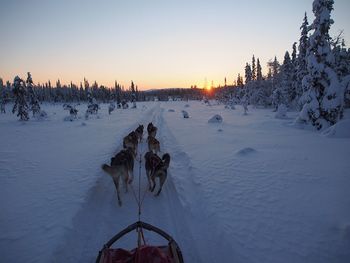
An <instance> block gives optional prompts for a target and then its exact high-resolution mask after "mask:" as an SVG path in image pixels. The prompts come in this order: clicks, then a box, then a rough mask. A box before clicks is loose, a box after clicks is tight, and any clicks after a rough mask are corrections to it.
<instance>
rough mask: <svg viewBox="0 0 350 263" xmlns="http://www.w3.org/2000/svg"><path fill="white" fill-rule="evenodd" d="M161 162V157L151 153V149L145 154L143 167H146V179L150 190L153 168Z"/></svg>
mask: <svg viewBox="0 0 350 263" xmlns="http://www.w3.org/2000/svg"><path fill="white" fill-rule="evenodd" d="M161 162H162V159H160V157H159V156H158V155H157V154H155V153H153V152H152V151H149V152H147V153H146V154H145V169H146V175H147V180H148V189H149V190H150V191H151V189H152V184H151V175H152V173H153V172H154V170H155V168H156V167H157V165H158V164H159V163H161Z"/></svg>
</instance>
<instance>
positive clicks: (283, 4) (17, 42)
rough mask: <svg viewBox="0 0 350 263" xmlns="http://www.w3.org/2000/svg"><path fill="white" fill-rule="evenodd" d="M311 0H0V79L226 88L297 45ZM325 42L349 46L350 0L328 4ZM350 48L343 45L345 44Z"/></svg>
mask: <svg viewBox="0 0 350 263" xmlns="http://www.w3.org/2000/svg"><path fill="white" fill-rule="evenodd" d="M311 8H312V0H293V1H292V0H290V1H289V0H288V1H280V0H266V1H260V0H250V1H248V0H246V1H234V0H231V1H220V0H217V1H203V0H202V1H191V0H187V1H166V0H163V1H160V0H148V1H146V0H144V1H133V0H128V1H118V0H114V1H88V0H60V1H54V0H8V1H6V0H5V1H4V0H0V10H1V11H0V34H1V35H0V36H1V41H0V77H2V78H3V79H4V80H8V79H10V80H13V77H14V76H15V75H20V76H23V77H25V76H26V72H27V71H30V72H32V75H33V80H34V82H45V81H47V80H48V79H50V80H51V81H52V82H53V81H55V80H57V79H58V78H59V79H60V80H61V82H63V83H68V82H70V81H71V80H72V81H73V82H74V83H79V82H80V81H82V79H83V78H84V77H86V78H87V79H88V80H89V81H90V82H93V81H94V80H96V81H97V82H98V83H99V84H104V85H109V86H111V85H113V83H114V80H117V81H118V82H120V83H122V84H124V85H125V86H128V85H129V83H130V81H131V80H134V82H136V83H137V84H138V85H139V87H141V88H145V89H148V88H160V87H189V86H190V85H193V84H197V85H198V86H202V85H203V82H204V79H205V78H207V80H208V82H210V81H211V80H213V81H214V84H220V83H221V84H223V81H224V78H225V77H226V78H227V80H228V82H229V83H232V82H233V80H234V78H236V77H237V74H238V73H241V74H243V68H244V65H245V63H246V62H247V61H248V62H249V61H250V60H251V57H252V55H253V54H255V56H256V57H259V58H260V61H261V63H262V65H263V68H264V67H265V65H266V63H267V62H268V61H269V60H270V59H272V58H273V57H274V56H277V58H278V59H279V60H280V61H282V59H283V55H284V52H285V51H286V50H287V49H288V50H291V47H292V44H293V42H295V41H298V39H299V37H300V30H299V27H300V25H301V23H302V19H303V16H304V12H305V11H306V12H307V13H308V18H309V22H312V20H313V14H312V12H311ZM334 8H335V10H334V11H333V13H332V18H333V19H334V20H335V24H334V25H333V26H332V30H331V35H332V36H334V35H336V34H337V33H338V32H339V31H340V30H341V29H344V37H345V39H346V41H347V43H348V41H350V39H349V37H350V22H349V21H350V19H348V17H347V14H349V11H350V1H348V0H335V4H334ZM348 46H349V45H348Z"/></svg>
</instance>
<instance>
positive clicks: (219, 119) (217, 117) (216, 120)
mask: <svg viewBox="0 0 350 263" xmlns="http://www.w3.org/2000/svg"><path fill="white" fill-rule="evenodd" d="M208 123H222V117H221V116H220V115H219V114H215V115H214V116H213V117H212V118H210V119H209V120H208Z"/></svg>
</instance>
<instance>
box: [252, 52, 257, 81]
mask: <svg viewBox="0 0 350 263" xmlns="http://www.w3.org/2000/svg"><path fill="white" fill-rule="evenodd" d="M252 80H256V66H255V57H254V55H253V58H252Z"/></svg>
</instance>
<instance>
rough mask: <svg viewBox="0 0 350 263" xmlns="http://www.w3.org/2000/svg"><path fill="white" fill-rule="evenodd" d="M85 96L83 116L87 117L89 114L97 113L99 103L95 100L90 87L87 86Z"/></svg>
mask: <svg viewBox="0 0 350 263" xmlns="http://www.w3.org/2000/svg"><path fill="white" fill-rule="evenodd" d="M87 98H88V102H89V103H88V108H87V110H86V113H85V118H86V119H88V118H89V116H90V115H92V114H97V112H98V109H99V105H98V104H97V102H96V99H95V98H94V97H93V95H92V92H91V88H87Z"/></svg>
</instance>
